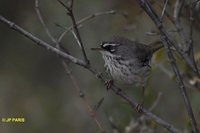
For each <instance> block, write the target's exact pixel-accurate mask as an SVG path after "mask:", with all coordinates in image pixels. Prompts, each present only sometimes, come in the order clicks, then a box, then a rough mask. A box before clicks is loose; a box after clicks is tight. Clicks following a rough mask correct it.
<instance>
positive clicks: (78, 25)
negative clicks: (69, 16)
mask: <svg viewBox="0 0 200 133" xmlns="http://www.w3.org/2000/svg"><path fill="white" fill-rule="evenodd" d="M116 13H117V12H116V11H115V10H111V11H105V12H97V13H94V14H91V15H89V16H87V17H84V18H82V19H81V20H79V21H77V23H76V25H77V28H81V27H82V26H83V25H82V24H83V23H86V22H88V21H90V20H92V19H93V18H96V17H99V16H104V15H110V14H111V15H114V14H116ZM72 29H73V25H72V26H70V27H69V28H67V29H65V31H64V32H63V33H62V34H61V35H60V37H59V38H58V42H61V40H62V38H63V37H64V36H65V34H66V33H68V32H69V31H71V30H72Z"/></svg>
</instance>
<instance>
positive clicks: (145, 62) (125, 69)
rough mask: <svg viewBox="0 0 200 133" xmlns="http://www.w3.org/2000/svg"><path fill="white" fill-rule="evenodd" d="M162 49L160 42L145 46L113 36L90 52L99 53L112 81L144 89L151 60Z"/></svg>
mask: <svg viewBox="0 0 200 133" xmlns="http://www.w3.org/2000/svg"><path fill="white" fill-rule="evenodd" d="M162 47H163V45H162V44H161V43H160V41H157V42H155V43H152V44H150V45H146V44H143V43H139V42H136V41H132V40H130V39H128V38H126V37H121V36H113V37H111V38H110V39H109V40H106V41H103V42H102V43H101V44H100V47H97V48H91V50H95V51H100V53H101V54H102V57H103V59H104V61H105V65H104V66H105V68H106V71H107V73H108V74H109V75H110V76H111V78H112V79H113V80H117V81H122V83H125V84H134V85H135V86H142V87H144V86H146V83H147V80H148V77H149V75H150V72H151V58H152V56H153V54H154V53H155V52H156V51H158V50H159V49H161V48H162Z"/></svg>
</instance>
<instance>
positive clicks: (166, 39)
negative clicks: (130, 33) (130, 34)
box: [137, 0, 199, 133]
mask: <svg viewBox="0 0 200 133" xmlns="http://www.w3.org/2000/svg"><path fill="white" fill-rule="evenodd" d="M137 2H138V3H139V5H140V6H141V7H142V8H143V10H144V11H145V12H146V13H147V14H148V15H149V17H150V18H151V19H152V20H153V22H154V23H155V25H156V26H157V28H158V29H159V30H160V32H161V40H162V42H163V45H164V47H165V49H166V51H167V55H168V58H169V60H170V62H171V66H172V69H173V71H174V73H175V75H176V79H177V83H178V85H179V88H180V92H181V95H182V97H183V100H184V104H185V107H186V110H187V112H188V116H189V119H190V122H191V124H192V129H193V130H194V133H199V129H198V127H197V123H196V120H195V117H194V113H193V110H192V107H191V104H190V101H189V98H188V95H187V92H186V87H185V85H184V83H183V81H182V77H181V74H180V71H179V69H178V66H177V64H176V60H175V58H174V55H173V53H172V51H171V48H170V47H171V46H176V43H175V40H174V39H172V38H171V37H170V36H169V34H168V33H167V32H166V29H165V28H164V26H163V25H162V23H161V21H160V19H159V17H158V16H157V14H156V13H155V11H154V10H153V9H152V7H151V5H150V4H149V2H148V1H146V0H137ZM175 48H176V47H175Z"/></svg>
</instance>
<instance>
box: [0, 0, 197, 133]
mask: <svg viewBox="0 0 200 133" xmlns="http://www.w3.org/2000/svg"><path fill="white" fill-rule="evenodd" d="M74 1H75V3H74V12H75V16H76V19H77V20H79V19H81V18H83V17H86V16H88V15H90V14H93V13H96V12H101V11H108V10H113V9H115V10H117V11H120V12H126V13H128V16H127V17H123V16H122V15H119V14H118V15H106V16H101V17H97V18H94V19H92V20H91V21H89V22H88V23H86V24H84V27H82V28H81V29H80V33H81V37H82V40H83V43H84V46H85V49H86V52H87V55H88V57H89V59H90V62H91V64H92V65H93V66H94V67H95V68H96V69H97V70H98V71H101V72H105V70H104V68H103V66H104V62H103V60H102V58H101V55H100V54H99V53H95V52H92V51H91V50H90V48H91V47H97V46H98V45H99V44H100V42H101V41H103V40H105V39H108V38H110V37H111V36H112V35H122V36H125V37H127V38H130V39H132V40H137V41H139V42H143V43H146V44H148V43H151V42H153V41H155V40H157V39H159V36H148V35H146V34H145V32H150V31H152V30H153V31H157V30H156V28H155V26H154V24H153V23H152V21H151V20H150V19H149V18H148V17H147V16H146V14H145V13H144V12H143V11H142V9H140V7H139V6H138V4H137V3H135V2H134V1H131V0H126V1H123V0H121V1H120V0H110V1H107V0H74ZM173 5H174V3H171V8H169V9H168V11H169V12H170V13H172V10H171V9H173ZM39 6H40V10H41V13H42V15H43V17H44V20H45V22H46V25H47V27H48V28H49V30H50V31H51V33H52V34H53V36H54V37H55V38H57V37H59V35H60V34H61V33H62V32H63V29H61V28H60V27H58V26H56V25H55V24H60V25H62V26H64V27H69V26H70V25H71V21H70V19H69V17H68V16H67V15H66V11H65V9H64V8H63V7H62V6H61V5H59V4H58V2H57V1H56V0H40V3H39ZM154 8H155V9H156V11H158V12H159V13H160V12H161V10H160V9H159V8H158V6H156V4H154ZM0 14H1V15H3V16H5V17H6V18H8V19H9V20H11V21H13V22H15V23H16V24H18V25H20V26H21V27H23V28H24V29H26V30H27V31H29V32H31V33H32V34H33V35H35V36H37V37H39V38H41V39H42V40H45V41H47V42H49V43H51V44H53V43H52V42H51V40H50V39H49V38H48V36H47V35H46V33H45V30H44V28H43V27H42V25H41V23H40V21H39V20H38V17H37V15H36V12H35V10H34V0H0ZM164 20H165V22H166V23H165V24H166V25H167V27H168V28H169V30H172V29H173V28H174V27H173V26H172V24H171V23H170V22H169V21H168V20H167V18H164ZM181 21H182V22H183V27H184V28H185V29H186V31H185V32H186V33H188V27H189V21H188V15H187V10H186V9H185V14H183V18H182V19H181ZM193 35H194V48H195V53H198V52H199V47H200V46H199V41H200V40H199V35H200V33H199V28H198V23H197V24H196V25H195V28H194V34H193ZM62 45H63V46H64V47H66V48H67V49H68V50H69V51H70V53H71V54H72V55H74V56H75V57H79V58H82V54H81V50H80V48H79V46H78V44H77V43H76V41H75V39H74V38H73V36H72V34H71V33H68V34H67V35H66V36H65V38H64V39H63V40H62ZM178 59H179V58H178ZM153 60H154V63H153V64H152V68H153V70H152V74H151V77H150V80H149V83H148V85H147V89H146V93H145V105H144V106H145V107H146V108H148V107H150V106H151V105H152V103H153V102H154V101H155V99H156V97H157V96H158V94H159V93H160V92H162V94H163V95H162V97H161V99H160V101H159V103H158V105H157V107H156V108H155V109H154V110H153V112H154V113H155V114H157V115H158V116H160V117H161V118H163V119H165V120H166V121H168V122H170V123H172V124H173V125H174V126H175V127H178V128H180V129H185V128H188V129H190V125H189V123H188V122H189V119H188V117H187V112H186V111H185V107H184V105H183V99H182V97H181V95H180V92H179V89H178V86H177V84H176V80H175V78H174V77H173V72H172V70H171V67H170V65H169V64H168V60H167V58H166V55H165V52H164V51H163V50H161V51H159V52H158V54H157V55H156V56H155V57H154V59H153ZM178 63H179V65H180V66H181V70H182V72H185V71H186V69H185V66H184V65H183V62H181V61H179V62H178ZM158 64H162V65H163V66H164V67H166V68H167V69H168V70H169V71H170V72H171V73H172V77H170V76H169V75H167V74H166V73H165V72H163V71H162V70H161V69H160V68H159V67H158ZM69 66H70V68H71V70H72V72H73V74H74V76H75V78H76V79H77V82H78V84H79V85H80V86H81V87H82V89H83V91H84V93H85V96H86V97H87V99H88V101H89V104H91V105H95V104H96V103H97V102H98V100H99V99H100V98H102V97H103V96H104V98H105V100H104V102H103V104H102V106H101V107H100V109H99V110H98V111H97V118H98V120H99V121H100V122H101V124H102V125H103V127H104V129H105V130H106V131H107V132H113V129H112V127H111V125H110V123H109V120H108V119H109V117H112V118H113V119H114V123H115V124H116V125H117V126H118V127H119V129H120V130H121V131H122V132H123V131H124V129H125V127H126V126H127V125H128V124H129V122H130V120H131V119H133V118H137V117H139V115H138V114H137V113H136V112H135V111H133V110H132V108H131V107H130V106H129V105H128V104H127V103H126V102H125V101H123V100H122V99H121V98H120V97H118V96H115V95H114V94H113V92H111V91H109V92H107V91H106V89H105V87H104V85H103V84H102V83H101V82H100V81H99V80H97V79H96V78H95V76H94V75H92V74H91V73H90V72H88V71H87V70H85V69H83V68H81V67H79V66H77V65H74V64H70V65H69ZM119 86H121V87H122V88H127V89H125V91H127V92H128V93H129V94H130V95H133V96H134V97H136V98H137V100H138V101H139V100H140V99H141V92H142V91H141V88H136V87H133V86H127V85H121V84H120V85H119ZM188 92H189V97H190V100H191V104H192V106H193V109H194V114H195V116H196V119H197V122H198V124H200V122H199V119H200V114H199V112H200V106H199V100H200V94H199V91H198V90H197V89H191V87H190V88H188ZM7 117H23V118H25V120H26V122H25V123H3V122H0V132H1V133H22V132H29V133H47V132H48V133H54V132H59V133H64V132H65V133H83V132H84V133H98V132H100V131H99V130H98V128H97V127H96V125H95V123H94V122H93V119H92V118H91V117H90V113H89V112H88V111H87V108H86V106H85V105H84V103H83V101H82V100H81V99H80V97H79V96H78V93H77V91H76V89H75V88H74V86H73V84H72V81H71V80H70V78H69V76H68V75H67V73H66V72H65V71H64V68H63V66H62V63H61V59H59V58H58V57H57V56H56V55H55V54H52V53H51V52H49V51H47V50H45V49H43V48H41V47H39V46H37V45H35V44H34V43H33V42H31V41H30V40H28V39H27V38H25V37H23V36H22V35H20V34H19V33H17V32H15V31H13V30H11V29H10V28H8V27H7V26H6V25H4V24H2V23H0V119H2V118H7ZM147 125H148V124H147ZM149 127H150V128H153V129H154V132H159V133H161V132H162V133H164V132H167V131H166V130H165V129H163V128H162V127H160V126H158V125H155V123H154V126H152V125H149Z"/></svg>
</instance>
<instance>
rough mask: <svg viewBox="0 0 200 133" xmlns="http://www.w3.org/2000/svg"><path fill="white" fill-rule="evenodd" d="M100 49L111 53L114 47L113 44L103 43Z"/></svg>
mask: <svg viewBox="0 0 200 133" xmlns="http://www.w3.org/2000/svg"><path fill="white" fill-rule="evenodd" d="M101 48H103V49H105V50H106V51H109V52H111V53H113V52H115V50H116V45H115V44H109V43H104V44H102V45H101Z"/></svg>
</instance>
